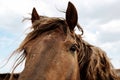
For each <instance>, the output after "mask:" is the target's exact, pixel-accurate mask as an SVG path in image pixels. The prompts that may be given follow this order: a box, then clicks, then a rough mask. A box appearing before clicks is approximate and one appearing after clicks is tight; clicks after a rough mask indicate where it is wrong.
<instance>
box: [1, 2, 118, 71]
mask: <svg viewBox="0 0 120 80" xmlns="http://www.w3.org/2000/svg"><path fill="white" fill-rule="evenodd" d="M68 1H71V2H72V3H73V4H74V5H75V7H76V9H77V11H78V17H79V20H78V22H79V24H80V25H81V26H82V28H83V30H84V35H83V39H84V40H86V41H87V42H89V43H91V44H93V45H95V46H98V47H100V48H101V49H103V50H104V51H105V52H106V53H107V56H108V57H109V58H110V60H111V63H112V64H113V66H114V67H115V68H120V5H119V4H120V0H0V73H2V72H10V71H11V68H12V65H13V62H14V59H16V57H17V56H14V58H12V60H10V61H9V62H8V63H7V65H6V66H4V64H5V63H6V62H7V59H8V58H9V56H10V55H11V53H12V52H13V51H14V50H15V49H17V48H18V46H19V45H20V43H21V42H22V40H23V39H24V37H25V36H26V35H27V33H28V32H29V31H30V26H31V21H30V20H25V21H23V20H24V19H25V18H30V17H31V15H30V14H31V12H32V9H33V7H35V8H36V9H37V11H38V13H39V14H40V15H45V16H49V17H63V18H64V17H65V14H64V13H62V12H60V10H61V11H65V10H66V8H67V4H68ZM76 33H79V32H78V31H76ZM3 66H4V67H3ZM23 66H24V63H23V64H21V65H20V67H18V69H16V72H19V71H22V70H23V68H24V67H23Z"/></svg>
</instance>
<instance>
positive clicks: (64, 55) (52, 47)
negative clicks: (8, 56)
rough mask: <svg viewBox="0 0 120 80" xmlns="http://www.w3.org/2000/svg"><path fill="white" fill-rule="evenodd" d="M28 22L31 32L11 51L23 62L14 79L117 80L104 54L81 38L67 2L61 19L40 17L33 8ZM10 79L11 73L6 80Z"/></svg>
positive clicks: (81, 30)
mask: <svg viewBox="0 0 120 80" xmlns="http://www.w3.org/2000/svg"><path fill="white" fill-rule="evenodd" d="M31 23H32V27H31V29H32V31H31V32H30V33H29V34H28V35H27V36H26V38H25V39H24V40H23V42H22V43H21V45H20V46H19V48H18V49H16V51H15V52H16V53H21V52H22V56H21V57H23V59H25V68H24V70H23V71H22V72H21V73H19V74H17V77H16V80H119V79H118V75H117V74H116V72H115V70H114V67H113V66H112V64H111V63H110V60H109V58H108V57H107V55H106V53H105V52H104V51H103V50H102V49H100V48H99V47H96V46H94V45H92V44H90V43H88V42H86V41H85V40H83V39H82V35H83V32H84V31H83V29H82V27H81V26H80V25H79V24H78V13H77V9H76V8H75V6H74V5H73V4H72V3H71V2H68V6H67V10H66V12H65V19H64V18H59V17H47V16H41V15H39V14H38V12H37V10H36V9H35V8H33V10H32V14H31ZM75 27H76V28H78V30H79V31H80V32H81V34H76V33H75ZM20 59H21V58H20ZM21 61H23V60H21ZM21 61H20V62H21ZM18 64H19V63H18ZM14 78H15V74H14V73H11V77H10V80H12V79H13V80H14Z"/></svg>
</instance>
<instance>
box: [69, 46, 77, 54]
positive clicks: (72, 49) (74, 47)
mask: <svg viewBox="0 0 120 80" xmlns="http://www.w3.org/2000/svg"><path fill="white" fill-rule="evenodd" d="M70 51H71V52H72V53H74V52H76V51H77V46H76V45H72V46H71V47H70Z"/></svg>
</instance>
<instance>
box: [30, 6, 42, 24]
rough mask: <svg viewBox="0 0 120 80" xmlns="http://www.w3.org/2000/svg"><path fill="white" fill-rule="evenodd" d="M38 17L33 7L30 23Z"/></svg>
mask: <svg viewBox="0 0 120 80" xmlns="http://www.w3.org/2000/svg"><path fill="white" fill-rule="evenodd" d="M39 18H40V17H39V15H38V13H37V11H36V9H35V8H33V10H32V17H31V21H32V23H33V22H34V21H36V20H39Z"/></svg>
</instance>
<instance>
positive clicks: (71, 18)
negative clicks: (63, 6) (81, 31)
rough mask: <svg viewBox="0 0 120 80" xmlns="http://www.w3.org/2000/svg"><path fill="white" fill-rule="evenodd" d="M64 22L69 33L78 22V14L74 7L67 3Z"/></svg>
mask: <svg viewBox="0 0 120 80" xmlns="http://www.w3.org/2000/svg"><path fill="white" fill-rule="evenodd" d="M66 21H67V24H68V26H69V29H70V31H73V30H74V28H75V26H76V25H77V21H78V14H77V10H76V8H75V6H74V5H73V4H72V3H71V2H69V3H68V7H67V10H66Z"/></svg>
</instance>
